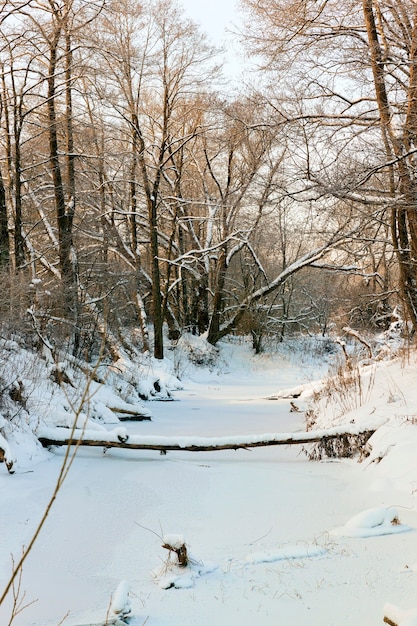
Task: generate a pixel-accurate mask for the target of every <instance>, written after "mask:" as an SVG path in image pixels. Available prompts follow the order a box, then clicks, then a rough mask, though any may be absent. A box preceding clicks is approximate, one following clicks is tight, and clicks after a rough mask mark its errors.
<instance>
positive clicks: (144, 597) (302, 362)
mask: <svg viewBox="0 0 417 626" xmlns="http://www.w3.org/2000/svg"><path fill="white" fill-rule="evenodd" d="M324 365H326V364H324ZM176 370H177V371H178V372H180V374H181V382H182V386H183V389H182V390H180V389H177V390H176V391H175V392H174V393H173V395H174V398H175V400H174V401H172V402H149V403H147V404H146V408H147V409H150V410H151V412H152V421H146V422H131V423H127V424H124V427H125V428H126V429H127V430H128V432H129V433H130V434H132V435H146V436H152V438H155V439H157V438H158V437H173V438H177V439H178V438H181V437H192V436H194V437H211V438H220V437H224V436H242V437H243V436H245V435H257V434H262V433H288V432H301V431H303V430H304V429H305V422H304V413H303V412H294V411H292V410H291V404H290V403H291V399H289V398H282V399H278V400H270V399H267V398H268V397H271V396H275V397H276V396H279V395H280V394H279V393H278V392H279V391H280V390H283V389H294V388H297V387H298V388H299V389H300V390H301V391H302V390H303V389H304V390H305V391H304V392H303V393H301V396H299V397H298V398H297V399H294V400H293V402H294V403H296V405H297V406H299V408H300V409H305V408H306V407H307V404H308V402H309V396H311V387H312V386H311V384H309V383H311V381H313V380H316V379H318V378H321V377H322V376H323V375H324V369H323V368H318V366H317V362H313V361H312V360H310V359H309V358H307V357H305V358H304V356H303V353H302V351H299V352H295V353H292V354H291V352H288V353H287V354H285V353H281V355H280V354H278V353H277V354H274V355H271V354H269V355H268V354H265V355H259V356H257V357H253V356H252V355H251V351H250V349H249V347H248V346H247V345H246V344H241V343H238V342H237V343H235V344H227V345H224V346H223V348H222V353H221V356H220V360H219V361H218V364H217V366H215V367H214V366H213V367H212V368H211V369H209V368H201V367H200V368H197V367H194V366H193V365H192V364H190V363H189V362H187V361H186V360H182V361H181V362H180V363H179V362H177V363H176ZM363 374H364V382H363V386H362V392H363V393H362V405H361V406H358V404H359V403H358V402H356V403H355V402H353V400H352V399H351V400H352V407H351V408H352V409H353V410H352V412H351V413H349V414H348V415H344V416H341V415H340V409H339V408H338V405H337V403H336V404H332V403H331V402H329V401H328V400H324V399H322V400H321V401H320V403H321V404H320V406H321V408H322V410H321V412H320V415H318V416H317V417H316V426H317V427H318V428H328V427H330V426H334V425H338V424H341V423H351V422H352V421H353V423H354V424H360V423H361V422H362V421H366V420H367V421H369V420H373V419H375V420H377V421H379V422H378V423H382V422H385V421H386V423H385V425H384V426H382V427H381V428H379V429H378V431H377V433H376V434H375V435H374V436H373V437H372V438H371V440H370V444H371V446H372V451H371V455H370V456H369V457H368V458H367V459H364V460H363V461H362V462H361V463H358V462H357V459H356V460H355V459H354V460H350V459H346V460H323V461H320V462H317V461H315V462H312V461H308V460H307V458H306V456H305V455H304V454H302V453H300V447H299V446H291V447H282V446H278V447H269V448H257V449H254V450H251V451H249V450H238V451H231V450H225V451H216V452H198V453H197V452H186V451H176V452H168V454H167V455H160V454H159V453H158V452H155V451H143V450H142V451H127V450H119V449H117V450H116V449H112V450H108V451H107V452H106V453H105V454H103V450H101V449H99V448H98V449H96V448H94V449H93V448H81V449H79V451H78V453H77V456H76V458H75V462H74V464H73V466H72V468H71V470H70V472H69V475H68V477H67V479H66V481H65V483H64V485H63V487H62V488H61V490H60V492H59V495H58V498H57V500H56V502H55V503H54V506H53V508H52V511H51V513H50V515H49V517H48V520H47V522H46V524H45V526H44V528H43V529H42V532H41V534H40V536H39V538H38V540H37V542H36V543H35V546H34V548H33V550H32V552H31V554H30V556H29V558H28V560H27V562H26V564H25V567H24V571H23V576H22V580H21V588H20V599H21V600H23V604H28V603H31V602H32V601H35V602H33V604H30V605H29V606H28V607H27V608H26V609H24V610H22V611H21V612H20V613H19V614H18V615H17V616H16V617H15V619H14V621H13V626H35V625H36V626H58V624H64V625H65V626H75V625H77V626H78V625H81V624H82V625H84V624H96V623H105V620H106V616H107V617H108V618H109V620H108V621H109V623H110V622H111V620H110V618H112V619H113V618H115V617H117V616H122V615H123V610H124V609H125V608H126V610H127V609H128V608H130V610H131V617H130V621H129V623H130V624H131V626H142V625H144V624H147V625H148V626H192V625H198V626H229V625H230V626H235V625H236V626H249V625H250V626H253V625H254V624H256V625H257V626H267V625H268V626H269V625H271V624H278V623H282V624H287V625H290V626H292V625H294V626H299V625H304V624H309V625H310V626H331V625H334V626H341V625H342V624H343V625H347V626H349V625H352V626H374V625H375V626H376V625H378V624H382V620H383V614H384V605H386V604H387V603H390V604H391V605H394V606H386V607H385V609H386V611H387V612H390V615H391V616H392V617H391V618H392V619H394V618H395V619H397V620H398V622H401V625H402V624H403V623H404V624H405V623H407V624H415V623H416V622H415V621H413V620H414V619H415V611H413V609H415V607H416V606H417V598H416V595H415V589H416V577H417V535H416V529H417V500H416V490H417V460H416V459H417V455H416V452H415V451H416V450H417V387H416V384H415V383H416V379H417V374H416V363H415V358H414V355H409V358H408V359H403V360H401V359H397V360H396V361H394V362H392V363H389V364H388V363H380V364H378V365H377V366H376V365H370V366H367V367H365V369H364V370H363ZM313 387H314V385H313ZM317 388H318V387H317ZM110 393H111V392H110V390H108V391H106V392H105V391H104V390H103V391H102V396H101V399H100V402H103V403H104V401H105V399H106V398H107V397H108V396H107V395H106V394H110ZM38 395H41V394H38ZM283 395H285V394H283ZM55 397H57V396H56V395H55ZM38 402H39V399H38ZM49 402H51V401H50V400H49ZM132 402H133V400H132V397H131V398H130V404H131V403H132ZM58 404H59V403H58V401H57V402H56V403H55V404H54V405H53V409H54V410H58V409H59V406H58ZM96 405H99V402H98V400H97V402H96ZM353 405H355V406H353ZM94 410H97V406H95V409H94ZM62 411H63V412H64V413H65V412H68V408H67V409H66V410H65V409H62ZM103 412H104V409H103ZM52 421H53V420H52ZM110 427H111V428H114V424H113V425H111V426H108V428H110ZM14 453H16V456H17V457H18V459H17V463H16V465H15V470H16V471H15V474H13V475H9V474H7V472H6V469H5V468H4V466H0V490H1V513H0V520H1V522H0V523H1V533H0V587H3V585H4V584H5V582H6V581H7V579H8V576H9V575H10V570H11V556H10V555H11V554H13V558H14V560H15V561H17V560H18V558H19V556H20V553H21V550H22V547H23V546H25V545H27V544H28V542H29V540H30V538H31V536H32V533H33V531H34V529H35V527H36V525H37V523H38V522H39V520H40V518H41V516H42V512H43V510H44V508H45V505H46V503H47V501H48V499H49V498H50V496H51V493H52V491H53V488H54V484H55V481H56V477H57V475H58V473H59V470H60V467H61V463H62V460H63V457H64V454H65V450H64V449H61V448H60V449H58V448H57V449H55V451H54V453H50V452H46V451H42V450H39V449H38V448H36V447H34V446H33V444H32V443H31V444H30V445H26V444H25V440H24V438H23V436H22V435H20V439H19V438H17V439H16V442H15V447H14ZM31 457H32V458H31ZM167 538H169V539H170V541H171V542H174V538H175V541H179V539H180V538H181V539H182V538H183V539H184V541H185V543H186V546H187V549H188V553H189V556H190V564H189V566H188V567H187V568H179V567H178V566H176V564H175V558H174V556H175V555H174V554H173V553H169V552H168V551H167V550H166V549H163V548H162V544H163V543H164V542H166V540H167ZM174 543H175V542H174ZM16 591H17V589H16ZM24 594H25V596H24V597H23V595H24ZM10 603H11V601H10V600H9V601H8V602H6V603H5V604H4V605H3V606H2V607H0V624H2V625H3V624H5V625H7V624H9V619H10V610H11V608H10ZM128 604H129V607H127V605H128ZM407 620H408V621H407Z"/></svg>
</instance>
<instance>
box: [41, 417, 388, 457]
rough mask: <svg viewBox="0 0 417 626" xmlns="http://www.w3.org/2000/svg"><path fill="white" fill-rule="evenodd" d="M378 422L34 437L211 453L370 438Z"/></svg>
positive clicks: (60, 431)
mask: <svg viewBox="0 0 417 626" xmlns="http://www.w3.org/2000/svg"><path fill="white" fill-rule="evenodd" d="M380 425H381V423H378V424H377V423H376V422H375V421H374V422H372V423H369V424H366V425H365V424H364V425H363V426H362V427H361V428H360V427H358V426H355V425H352V424H345V425H344V426H338V427H335V428H329V429H327V430H316V431H309V432H299V433H278V434H275V433H273V434H272V433H268V434H263V435H241V436H234V437H163V436H160V437H157V436H154V437H153V436H146V435H144V436H139V435H128V433H127V432H126V431H125V430H124V429H115V430H114V431H107V432H103V431H100V432H97V431H91V430H86V431H84V432H83V431H81V430H78V429H76V430H75V431H74V432H72V433H71V431H70V429H68V428H48V427H39V428H38V431H37V435H38V439H39V441H40V443H41V444H42V445H43V446H44V447H49V446H64V445H81V446H92V447H100V448H106V449H107V448H124V449H129V450H159V451H160V452H163V453H164V452H167V451H174V450H178V451H189V452H212V451H217V450H240V449H242V450H248V449H250V448H259V447H267V446H288V445H305V444H310V443H318V442H321V441H323V440H325V439H327V440H328V439H338V438H341V437H345V436H346V435H350V436H352V437H355V436H358V437H359V436H360V437H365V438H366V440H367V439H369V437H371V436H372V435H373V434H374V432H375V430H376V429H377V428H378V427H379V426H380Z"/></svg>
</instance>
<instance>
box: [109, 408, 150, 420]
mask: <svg viewBox="0 0 417 626" xmlns="http://www.w3.org/2000/svg"><path fill="white" fill-rule="evenodd" d="M107 408H108V409H110V411H112V412H113V413H117V414H118V416H119V420H120V421H121V422H123V421H130V422H143V421H151V419H152V418H151V413H150V412H149V411H148V410H147V409H144V410H143V411H142V412H141V411H133V410H131V409H119V408H117V407H112V406H109V407H107Z"/></svg>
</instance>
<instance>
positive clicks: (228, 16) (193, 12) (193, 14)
mask: <svg viewBox="0 0 417 626" xmlns="http://www.w3.org/2000/svg"><path fill="white" fill-rule="evenodd" d="M178 2H179V4H181V5H182V6H183V7H184V9H185V12H186V15H188V16H189V17H190V18H191V19H193V20H194V21H195V22H197V23H199V24H200V25H201V27H202V29H203V30H204V31H205V32H206V33H207V35H208V36H209V39H210V40H211V42H212V43H213V44H214V45H216V46H223V49H224V56H223V72H224V74H225V75H226V76H228V77H229V78H230V79H232V81H235V80H239V77H240V75H241V71H242V58H241V56H240V55H239V45H238V42H237V40H236V38H234V39H233V37H232V35H231V34H230V33H227V29H228V28H229V29H233V25H237V24H238V23H239V18H240V13H239V11H238V8H237V4H238V0H178Z"/></svg>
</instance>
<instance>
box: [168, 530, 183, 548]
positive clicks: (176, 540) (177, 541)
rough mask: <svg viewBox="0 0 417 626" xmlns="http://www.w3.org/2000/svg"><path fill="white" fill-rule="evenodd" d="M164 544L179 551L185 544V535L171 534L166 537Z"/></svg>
mask: <svg viewBox="0 0 417 626" xmlns="http://www.w3.org/2000/svg"><path fill="white" fill-rule="evenodd" d="M163 542H164V544H166V545H167V546H171V548H173V549H174V550H178V549H179V548H181V546H183V545H184V544H185V541H184V535H176V534H173V533H170V534H168V535H164V538H163Z"/></svg>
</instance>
